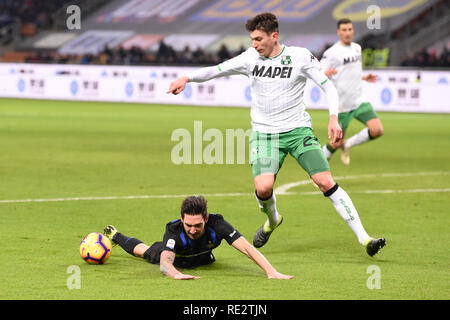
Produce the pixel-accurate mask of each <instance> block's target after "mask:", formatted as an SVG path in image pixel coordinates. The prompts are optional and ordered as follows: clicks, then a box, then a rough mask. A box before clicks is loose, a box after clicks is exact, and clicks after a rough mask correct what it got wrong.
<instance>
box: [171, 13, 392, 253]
mask: <svg viewBox="0 0 450 320" xmlns="http://www.w3.org/2000/svg"><path fill="white" fill-rule="evenodd" d="M246 29H247V31H248V32H250V38H251V40H252V47H250V48H248V49H247V50H246V51H245V52H243V53H242V54H240V55H239V56H237V57H234V58H232V59H230V60H227V61H225V62H223V63H220V64H218V65H216V66H211V67H205V68H201V69H198V70H196V71H194V72H193V73H191V74H189V75H188V76H183V77H181V78H179V79H177V80H175V81H173V82H172V83H171V84H170V86H169V90H168V91H167V93H173V94H179V93H180V92H182V91H183V90H184V88H185V86H186V84H187V83H188V82H205V81H208V80H211V79H214V78H218V77H223V76H229V75H246V76H248V77H249V80H250V83H251V85H250V87H251V96H252V102H251V112H250V114H251V119H252V130H253V132H252V136H251V138H250V153H251V159H250V162H251V165H252V173H253V178H254V184H255V188H256V192H255V195H256V199H257V202H258V205H259V207H260V209H261V211H262V212H263V213H265V214H266V215H267V221H266V222H265V223H264V225H263V226H261V227H260V228H259V229H258V230H257V231H256V234H255V236H254V239H253V245H254V246H255V247H257V248H259V247H262V246H264V245H265V244H266V243H267V241H268V240H269V237H270V235H271V234H272V232H273V231H274V230H275V229H276V228H277V227H278V226H279V225H280V224H281V223H282V221H283V217H282V216H281V215H280V214H279V213H278V210H277V208H276V197H275V194H274V192H273V186H274V184H275V179H276V175H277V174H278V171H279V169H280V168H281V166H282V164H283V162H284V159H285V157H286V156H287V154H288V153H289V154H291V155H292V156H293V157H294V158H295V159H296V160H297V162H298V163H299V164H300V166H301V167H302V168H303V169H304V170H305V171H306V172H307V173H308V174H309V176H310V177H311V179H312V180H313V182H314V183H315V184H316V185H317V186H318V187H319V189H320V190H321V191H322V192H323V194H324V196H326V197H327V198H329V199H330V200H331V202H332V203H333V206H334V207H335V209H336V211H337V212H338V213H339V215H340V216H341V217H342V218H343V219H344V221H345V222H346V223H347V224H348V226H349V227H350V228H351V229H352V230H353V232H354V233H355V235H356V236H357V238H358V241H359V243H360V244H361V245H363V246H364V247H365V248H366V251H367V253H368V254H369V255H370V256H373V255H374V254H376V253H377V252H378V251H379V250H380V249H381V248H382V247H384V245H385V239H384V238H379V239H374V238H372V237H370V236H369V235H368V234H367V232H366V231H365V229H364V227H363V225H362V223H361V221H360V218H359V215H358V212H357V210H356V208H355V207H354V205H353V203H352V200H351V199H350V197H349V196H348V194H347V193H346V192H345V191H344V190H343V189H342V188H341V187H340V186H339V185H338V184H337V183H336V182H335V181H334V180H333V177H332V176H331V172H330V167H329V164H328V161H327V159H326V158H325V156H324V154H323V152H322V150H321V145H320V142H319V140H318V138H317V137H316V136H315V135H314V133H313V129H312V123H311V117H310V116H309V114H308V113H307V112H306V110H305V109H306V106H305V103H304V102H303V92H304V88H305V85H306V80H307V79H311V80H312V81H314V82H315V83H316V84H317V85H318V86H320V88H321V89H322V90H323V91H324V92H325V95H326V97H327V101H328V104H329V105H328V107H329V114H330V120H329V124H328V138H330V139H332V142H333V143H337V142H338V141H339V140H340V139H341V138H342V130H341V128H340V126H339V124H338V95H337V92H336V89H335V87H334V85H333V83H331V82H330V81H328V78H327V76H326V75H325V74H324V73H323V71H322V69H321V66H320V63H319V61H318V60H317V59H316V58H315V57H314V55H313V54H311V52H310V51H309V50H308V49H306V48H300V47H293V46H292V47H288V46H286V45H281V44H280V42H279V33H278V19H277V17H276V16H275V15H274V14H272V13H262V14H259V15H257V16H255V17H254V18H252V19H249V20H248V21H247V24H246Z"/></svg>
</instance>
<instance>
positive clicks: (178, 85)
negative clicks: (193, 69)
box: [167, 77, 189, 95]
mask: <svg viewBox="0 0 450 320" xmlns="http://www.w3.org/2000/svg"><path fill="white" fill-rule="evenodd" d="M188 81H189V78H188V77H181V78H179V79H177V80H175V81H173V82H172V83H171V84H170V86H169V90H168V91H167V93H173V94H175V95H177V94H179V93H180V92H182V91H183V90H184V88H185V87H186V84H187V83H188Z"/></svg>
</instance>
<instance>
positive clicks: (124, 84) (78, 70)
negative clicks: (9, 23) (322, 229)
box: [0, 63, 450, 113]
mask: <svg viewBox="0 0 450 320" xmlns="http://www.w3.org/2000/svg"><path fill="white" fill-rule="evenodd" d="M193 69H195V68H185V67H159V66H158V67H153V66H146V67H136V66H93V65H86V66H85V65H52V64H50V65H46V64H16V63H1V64H0V81H1V86H0V97H13V98H30V99H59V100H80V101H111V102H136V103H155V104H186V105H204V106H232V107H249V106H250V102H251V92H250V87H249V82H248V79H247V77H245V76H232V77H225V78H219V79H215V80H211V81H208V82H204V83H191V84H188V85H187V87H186V89H185V90H184V92H183V93H181V94H179V95H177V96H174V95H172V94H167V93H166V92H167V90H168V88H169V84H170V82H171V81H173V80H174V79H176V78H178V77H179V76H182V75H184V74H187V73H188V72H190V71H191V70H193ZM366 72H369V71H366ZM370 72H372V73H375V74H377V75H378V77H379V79H378V82H376V83H367V82H363V90H364V95H365V97H366V98H367V101H369V102H370V103H371V104H372V105H373V107H374V108H375V110H377V111H396V112H436V113H450V103H449V101H450V72H448V71H412V70H375V71H370ZM304 102H305V104H306V105H307V107H308V109H327V101H326V98H325V95H324V93H323V92H322V91H321V89H320V88H319V87H317V86H316V85H315V84H314V83H311V82H308V84H307V86H306V88H305V93H304Z"/></svg>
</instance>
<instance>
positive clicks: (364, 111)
mask: <svg viewBox="0 0 450 320" xmlns="http://www.w3.org/2000/svg"><path fill="white" fill-rule="evenodd" d="M355 118H356V119H358V120H359V121H360V122H362V123H364V124H365V125H366V126H367V127H368V128H369V132H370V136H371V137H372V138H377V137H379V136H381V135H382V134H383V131H384V130H383V124H382V123H381V120H380V118H379V117H378V115H377V113H376V112H375V109H374V108H373V107H372V105H371V104H370V103H368V102H365V103H362V104H361V105H360V106H359V107H358V109H357V110H356V113H355Z"/></svg>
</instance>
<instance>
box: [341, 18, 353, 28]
mask: <svg viewBox="0 0 450 320" xmlns="http://www.w3.org/2000/svg"><path fill="white" fill-rule="evenodd" d="M347 23H352V24H353V22H352V20H350V19H348V18H342V19H339V20H338V22H337V28H338V29H339V27H340V26H341V24H347Z"/></svg>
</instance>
